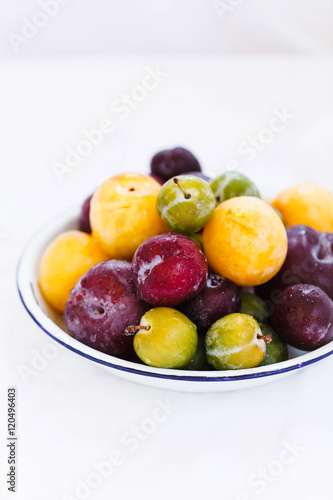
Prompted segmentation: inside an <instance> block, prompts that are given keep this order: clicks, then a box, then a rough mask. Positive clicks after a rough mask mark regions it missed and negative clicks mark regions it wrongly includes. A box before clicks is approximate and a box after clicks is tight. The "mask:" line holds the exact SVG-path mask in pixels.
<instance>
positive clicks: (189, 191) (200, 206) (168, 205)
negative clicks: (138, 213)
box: [157, 175, 215, 235]
mask: <svg viewBox="0 0 333 500" xmlns="http://www.w3.org/2000/svg"><path fill="white" fill-rule="evenodd" d="M214 210H215V198H214V194H213V191H212V190H211V188H210V186H209V184H208V182H206V181H205V180H203V179H200V178H199V177H196V176H194V175H180V176H179V177H173V178H172V179H170V180H168V181H167V182H166V183H165V184H163V186H162V187H161V190H160V192H159V194H158V197H157V211H158V213H159V215H160V216H161V218H162V219H163V221H164V222H165V224H166V225H167V226H168V227H169V228H170V229H171V231H175V232H177V233H182V234H186V235H192V234H193V233H197V232H199V231H200V230H201V229H202V228H203V227H204V226H205V225H206V224H207V223H208V222H209V221H210V219H211V218H212V217H213V214H214Z"/></svg>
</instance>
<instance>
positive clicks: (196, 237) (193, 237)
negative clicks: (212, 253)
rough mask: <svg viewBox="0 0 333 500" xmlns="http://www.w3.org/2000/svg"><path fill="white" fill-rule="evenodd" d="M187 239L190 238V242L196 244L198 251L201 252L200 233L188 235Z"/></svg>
mask: <svg viewBox="0 0 333 500" xmlns="http://www.w3.org/2000/svg"><path fill="white" fill-rule="evenodd" d="M189 238H190V240H192V241H194V243H196V244H197V245H199V247H200V250H201V251H202V252H203V245H202V232H200V233H195V234H190V235H189Z"/></svg>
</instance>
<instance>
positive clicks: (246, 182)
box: [209, 172, 260, 205]
mask: <svg viewBox="0 0 333 500" xmlns="http://www.w3.org/2000/svg"><path fill="white" fill-rule="evenodd" d="M209 184H210V187H211V188H212V191H213V193H214V196H215V201H216V205H219V204H220V203H222V202H223V201H225V200H229V199H230V198H235V197H236V196H254V197H256V198H260V193H259V190H258V188H257V187H256V185H255V184H254V183H253V182H252V181H251V180H250V179H249V178H248V177H246V175H244V174H241V173H239V172H225V173H224V174H222V175H219V176H218V177H216V179H213V180H212V181H211V182H210V183H209Z"/></svg>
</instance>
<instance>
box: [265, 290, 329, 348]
mask: <svg viewBox="0 0 333 500" xmlns="http://www.w3.org/2000/svg"><path fill="white" fill-rule="evenodd" d="M271 324H272V327H273V330H274V331H275V332H276V334H277V335H278V336H279V338H280V339H281V340H283V341H284V342H286V343H287V344H290V345H292V346H293V347H296V348H297V349H302V350H305V351H313V350H314V349H317V348H318V347H321V346H323V345H325V344H327V343H328V342H330V341H331V340H333V302H332V300H331V299H330V298H329V297H328V295H327V294H326V293H325V292H324V291H323V290H322V289H321V288H319V287H317V286H314V285H304V284H300V285H293V286H290V287H288V288H286V289H285V290H283V291H282V292H281V293H280V295H279V296H278V297H277V300H276V302H275V304H274V305H273V311H272V317H271Z"/></svg>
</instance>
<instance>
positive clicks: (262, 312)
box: [241, 292, 270, 323]
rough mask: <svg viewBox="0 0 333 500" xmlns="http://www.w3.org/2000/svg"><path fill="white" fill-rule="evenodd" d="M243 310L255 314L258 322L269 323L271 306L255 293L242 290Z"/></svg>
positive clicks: (251, 314) (245, 312) (244, 312)
mask: <svg viewBox="0 0 333 500" xmlns="http://www.w3.org/2000/svg"><path fill="white" fill-rule="evenodd" d="M241 301H242V306H241V312H242V313H243V314H249V315H250V316H253V317H254V319H255V320H257V321H258V323H267V322H268V320H269V316H270V314H269V306H268V304H266V302H264V301H263V300H262V299H261V298H260V297H258V296H257V295H255V294H254V293H249V292H241Z"/></svg>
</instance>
